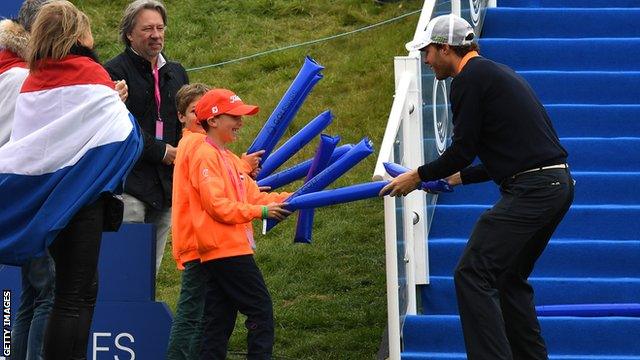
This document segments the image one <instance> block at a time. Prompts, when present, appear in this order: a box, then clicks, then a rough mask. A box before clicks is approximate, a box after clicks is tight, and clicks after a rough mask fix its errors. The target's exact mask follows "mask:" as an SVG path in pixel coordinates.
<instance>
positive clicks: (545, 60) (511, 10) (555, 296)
mask: <svg viewBox="0 0 640 360" xmlns="http://www.w3.org/2000/svg"><path fill="white" fill-rule="evenodd" d="M639 19H640V0H498V8H494V9H489V10H488V11H487V14H486V18H485V22H484V29H483V33H482V36H481V39H480V49H481V54H482V55H484V56H486V57H488V58H490V59H493V60H495V61H497V62H501V63H504V64H507V65H509V66H511V67H512V68H513V69H515V70H516V71H518V73H520V74H521V75H522V76H524V77H525V78H526V79H527V80H528V81H529V83H530V84H531V85H532V86H533V88H534V89H535V91H536V92H537V94H538V95H539V97H540V99H541V101H542V103H543V104H544V105H545V107H546V109H547V111H548V113H549V115H550V117H551V119H552V121H553V123H554V126H555V128H556V130H557V131H558V134H559V136H560V137H561V141H562V143H563V145H564V146H565V147H566V148H567V150H568V151H569V164H570V166H571V169H572V173H573V175H574V178H575V180H576V182H577V184H576V195H575V201H574V204H573V206H572V207H571V209H570V211H569V213H568V214H567V215H566V217H565V219H564V221H563V222H562V223H561V224H560V226H559V227H558V229H557V231H556V233H555V234H554V237H553V238H552V240H551V242H550V243H549V246H548V247H547V249H546V251H545V252H544V254H543V255H542V257H541V258H540V259H539V261H538V263H537V265H536V268H535V270H534V272H533V274H532V276H531V278H530V280H531V283H532V285H533V287H534V289H535V292H536V305H542V306H549V305H572V304H573V305H575V304H635V309H636V311H635V313H634V314H638V312H637V309H638V308H640V307H639V306H638V303H640V20H639ZM497 198H498V190H497V188H496V186H495V184H493V183H485V184H476V185H471V186H467V187H459V188H457V189H456V191H455V192H454V193H452V194H444V195H441V196H440V197H439V199H438V205H437V207H436V210H435V215H434V220H433V222H432V228H431V231H430V234H429V243H428V246H429V261H430V263H429V267H430V273H431V277H430V284H429V285H426V286H422V287H420V288H419V289H418V290H419V294H420V297H421V302H422V310H423V315H417V316H408V317H407V318H406V319H405V324H404V329H403V345H404V347H403V353H402V358H403V359H466V355H465V350H464V343H463V338H462V330H461V327H460V320H459V318H458V315H457V313H458V311H457V305H456V299H455V291H454V287H453V278H452V274H453V269H454V267H455V264H456V262H457V259H458V257H459V256H460V254H461V252H462V249H463V248H464V246H465V244H466V240H467V238H468V236H469V234H470V232H471V228H472V226H473V224H474V223H475V221H476V220H477V218H478V216H479V215H480V213H481V212H482V211H484V210H485V209H487V208H489V207H490V206H491V205H492V204H493V203H494V202H495V201H496V200H497ZM625 306H626V305H625ZM558 314H559V315H563V316H541V317H540V323H541V326H542V333H543V336H544V338H545V340H546V342H547V346H548V349H549V353H550V359H552V360H556V359H557V360H560V359H563V360H564V359H566V360H569V359H571V360H573V359H576V360H577V359H584V360H587V359H589V360H596V359H597V360H623V359H624V360H631V359H633V360H640V340H639V339H640V317H634V316H606V315H611V314H613V315H628V314H630V312H629V313H626V314H622V313H620V314H617V313H615V311H614V312H613V313H609V314H606V315H605V314H602V315H601V316H580V317H579V316H567V315H568V314H563V313H562V312H560V313H558ZM591 315H593V314H591Z"/></svg>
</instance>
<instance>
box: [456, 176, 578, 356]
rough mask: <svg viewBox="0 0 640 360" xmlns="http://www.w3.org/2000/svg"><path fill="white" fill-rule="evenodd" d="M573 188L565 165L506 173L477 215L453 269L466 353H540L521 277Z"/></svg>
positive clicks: (529, 292)
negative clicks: (493, 196) (497, 197)
mask: <svg viewBox="0 0 640 360" xmlns="http://www.w3.org/2000/svg"><path fill="white" fill-rule="evenodd" d="M573 191H574V184H573V180H572V178H571V175H570V174H569V171H568V169H549V170H542V171H536V172H531V173H525V174H522V175H519V176H516V177H515V178H514V177H510V178H507V179H506V180H505V181H503V182H502V184H501V186H500V193H501V195H502V197H501V198H500V200H499V201H498V202H497V203H496V204H495V205H494V206H493V207H492V208H491V209H489V210H487V211H486V212H484V213H483V214H482V215H481V216H480V219H479V220H478V222H477V223H476V225H475V227H474V229H473V233H472V234H471V238H470V239H469V242H468V243H467V246H466V248H465V250H464V252H463V254H462V256H461V258H460V261H459V262H458V265H457V267H456V270H455V273H454V282H455V286H456V294H457V298H458V308H459V310H460V320H461V322H462V329H463V333H464V339H465V345H466V348H467V356H468V359H469V360H479V359H482V360H484V359H486V360H511V359H515V360H518V359H531V360H533V359H536V360H537V359H547V358H548V356H547V350H546V346H545V343H544V340H543V339H542V336H541V332H540V325H539V323H538V319H537V317H536V311H535V305H534V302H533V288H532V287H531V285H530V284H529V282H528V281H527V278H528V277H529V275H530V274H531V271H532V270H533V266H534V264H535V262H536V260H537V259H538V257H539V256H540V255H541V254H542V251H543V250H544V249H545V247H546V246H547V243H548V242H549V239H550V238H551V235H552V234H553V232H554V231H555V229H556V227H557V226H558V224H559V223H560V221H561V220H562V218H563V217H564V215H565V213H566V212H567V210H568V209H569V207H570V205H571V202H572V201H573Z"/></svg>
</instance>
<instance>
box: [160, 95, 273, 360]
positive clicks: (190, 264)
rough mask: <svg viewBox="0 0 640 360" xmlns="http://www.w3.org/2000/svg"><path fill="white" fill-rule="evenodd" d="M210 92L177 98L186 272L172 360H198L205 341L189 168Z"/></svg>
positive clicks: (179, 243) (177, 209)
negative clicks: (200, 108) (199, 111)
mask: <svg viewBox="0 0 640 360" xmlns="http://www.w3.org/2000/svg"><path fill="white" fill-rule="evenodd" d="M208 90H209V87H208V86H206V85H204V84H200V83H195V84H189V85H185V86H183V87H182V88H181V89H180V90H179V91H178V93H177V94H176V103H177V110H178V120H180V122H181V123H182V125H183V130H182V139H181V140H180V142H179V143H178V150H177V154H176V160H175V166H174V176H173V180H174V181H173V184H174V185H173V204H172V212H173V213H172V217H171V218H172V224H171V225H172V253H173V258H174V259H175V261H176V264H177V266H178V269H180V270H184V271H183V273H182V285H181V288H180V298H179V299H178V304H177V307H176V313H175V317H174V320H173V325H172V327H171V335H170V337H169V347H168V349H167V359H168V360H183V359H184V360H187V359H196V358H197V357H198V354H199V353H200V343H201V340H202V329H203V324H202V314H203V310H204V287H205V275H204V271H203V270H202V267H201V266H200V255H199V254H198V246H197V240H196V238H195V233H194V229H193V224H192V219H191V215H190V212H191V210H190V207H191V206H192V204H193V205H194V206H195V205H196V204H198V202H199V199H197V198H195V197H194V196H193V191H192V190H191V183H190V180H189V164H190V158H191V157H192V155H193V154H194V151H195V148H196V147H197V146H198V145H200V144H201V143H203V142H204V138H205V136H206V133H205V131H204V129H203V128H202V126H200V123H199V122H197V121H196V113H195V107H196V103H197V102H198V100H199V99H200V98H201V97H202V95H204V94H205V93H206V92H207V91H208ZM262 153H264V151H260V152H256V153H253V154H250V155H246V156H243V157H242V160H243V164H242V165H243V171H245V172H253V171H254V170H255V169H256V168H257V166H258V163H259V162H260V156H261V155H262Z"/></svg>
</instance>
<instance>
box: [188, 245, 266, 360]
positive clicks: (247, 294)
mask: <svg viewBox="0 0 640 360" xmlns="http://www.w3.org/2000/svg"><path fill="white" fill-rule="evenodd" d="M202 267H203V268H204V270H205V273H206V276H207V281H206V287H205V303H204V334H203V339H202V346H201V350H200V359H201V360H213V359H215V360H217V359H221V360H224V359H226V356H227V346H228V343H229V337H231V333H232V332H233V328H234V326H235V323H236V316H237V314H238V311H240V312H241V313H242V314H244V315H246V316H247V320H246V321H245V326H246V327H247V330H248V334H247V359H255V360H258V359H259V360H262V359H271V354H272V352H273V342H274V325H273V304H272V303H271V296H270V295H269V291H268V290H267V286H266V285H265V283H264V278H263V277H262V273H261V272H260V269H259V268H258V265H257V264H256V262H255V260H254V259H253V256H252V255H245V256H236V257H230V258H224V259H218V260H212V261H207V262H204V263H202Z"/></svg>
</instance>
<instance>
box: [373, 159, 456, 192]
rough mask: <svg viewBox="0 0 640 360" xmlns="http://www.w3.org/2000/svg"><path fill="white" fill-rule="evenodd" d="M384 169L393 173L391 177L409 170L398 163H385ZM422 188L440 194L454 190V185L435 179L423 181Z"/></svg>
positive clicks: (390, 173)
mask: <svg viewBox="0 0 640 360" xmlns="http://www.w3.org/2000/svg"><path fill="white" fill-rule="evenodd" d="M383 165H384V169H385V170H387V173H388V174H389V175H391V177H396V176H398V175H400V174H404V173H405V172H407V171H409V169H407V168H406V167H404V166H402V165H398V164H395V163H388V162H386V163H383ZM420 189H422V190H424V191H426V192H430V193H432V194H439V193H442V192H453V187H452V186H451V185H449V183H448V182H446V181H445V180H442V179H440V180H435V181H423V182H422V185H421V186H420Z"/></svg>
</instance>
